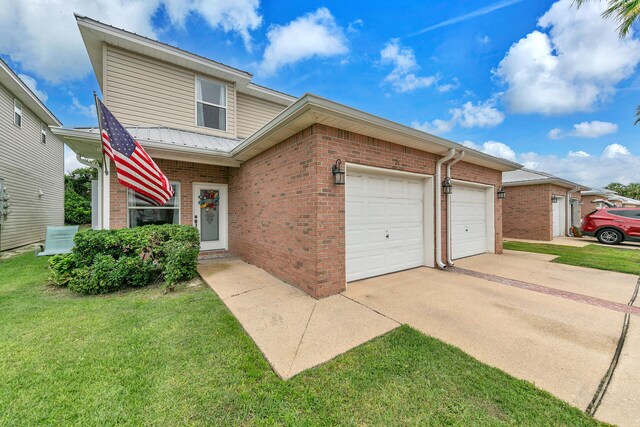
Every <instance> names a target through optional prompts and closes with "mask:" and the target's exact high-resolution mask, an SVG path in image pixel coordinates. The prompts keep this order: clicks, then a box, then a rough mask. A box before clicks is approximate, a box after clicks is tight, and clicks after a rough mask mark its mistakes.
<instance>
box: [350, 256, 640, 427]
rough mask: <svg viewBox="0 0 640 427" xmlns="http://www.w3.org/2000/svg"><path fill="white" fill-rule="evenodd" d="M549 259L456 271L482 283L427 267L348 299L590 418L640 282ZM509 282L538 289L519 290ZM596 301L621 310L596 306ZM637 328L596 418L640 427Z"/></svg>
mask: <svg viewBox="0 0 640 427" xmlns="http://www.w3.org/2000/svg"><path fill="white" fill-rule="evenodd" d="M545 257H546V256H541V255H539V254H527V253H523V252H513V253H511V252H507V253H506V254H504V255H480V256H477V257H471V258H467V259H464V260H458V262H456V266H457V267H458V268H461V269H469V270H471V271H474V272H478V273H480V275H476V276H472V275H468V274H461V273H457V272H451V271H449V272H443V271H439V270H435V269H431V268H419V269H414V270H408V271H404V272H400V273H396V274H393V275H389V276H382V277H377V278H372V279H368V280H363V281H360V282H355V283H352V284H350V285H349V287H348V289H347V291H346V292H345V295H347V296H348V297H350V298H353V299H354V300H356V301H358V302H360V303H361V304H363V305H365V306H367V307H371V308H373V309H374V310H376V311H379V312H381V313H383V314H385V315H387V316H389V317H392V318H393V319H395V320H397V321H398V322H401V323H407V324H409V325H411V326H413V327H415V328H417V329H419V330H420V331H422V332H424V333H425V334H427V335H431V336H434V337H437V338H439V339H441V340H443V341H445V342H448V343H450V344H453V345H455V346H457V347H459V348H461V349H462V350H464V351H465V352H467V353H469V354H470V355H472V356H474V357H475V358H477V359H479V360H480V361H482V362H485V363H487V364H489V365H492V366H495V367H497V368H499V369H501V370H503V371H505V372H507V373H509V374H511V375H513V376H515V377H517V378H521V379H524V380H527V381H531V382H533V383H534V384H536V386H538V387H540V388H542V389H544V390H547V391H549V392H550V393H552V394H554V395H555V396H558V397H559V398H561V399H563V400H565V401H567V402H569V403H571V404H572V405H574V406H577V407H578V408H580V409H583V410H584V409H585V408H586V407H587V406H588V405H589V403H590V401H591V400H592V398H593V396H594V394H595V392H596V390H597V389H598V386H599V384H600V381H601V379H602V377H603V375H604V374H605V372H606V371H607V369H608V368H609V365H610V363H611V359H612V356H613V354H614V351H615V348H616V345H617V343H618V338H619V336H620V332H621V329H622V324H623V319H624V316H625V315H624V314H623V313H622V312H620V311H619V310H618V309H619V307H620V305H624V304H626V303H627V302H628V301H629V299H630V297H631V295H632V294H633V292H634V290H635V285H636V283H637V279H638V278H637V277H636V276H632V275H626V274H619V273H610V272H601V271H599V270H592V269H587V268H581V267H573V266H565V265H562V264H552V263H549V262H548V261H549V257H546V258H545ZM551 258H553V257H551ZM482 274H485V275H487V276H486V277H485V278H482ZM489 275H493V276H497V277H501V278H502V279H504V280H502V281H494V280H493V278H491V277H489ZM490 279H491V280H490ZM510 280H512V281H521V283H529V284H532V285H534V286H532V287H531V288H530V289H527V288H522V287H518V286H513V285H512V284H510V282H509V281H510ZM536 287H545V289H551V290H556V292H547V293H541V292H539V290H538V289H536ZM575 295H578V296H579V297H574V296H575ZM580 295H582V296H583V297H580ZM590 298H597V299H598V300H602V301H610V302H612V303H615V304H612V306H610V307H607V306H606V304H605V305H604V306H599V305H594V304H592V303H591V301H590ZM635 306H636V307H637V306H638V301H636V304H635ZM633 310H635V308H633ZM636 311H637V310H636ZM639 329H640V318H639V316H638V315H637V314H633V315H631V328H630V331H629V336H628V341H627V342H626V344H625V346H624V348H623V352H622V356H621V358H620V362H619V365H618V370H616V372H615V373H614V375H613V379H612V382H611V384H610V388H609V390H608V391H607V393H606V394H605V397H604V399H603V401H602V404H601V406H600V408H599V409H598V411H597V412H596V414H595V416H596V418H598V419H601V420H604V421H608V422H613V423H617V424H620V425H629V426H632V425H640V423H639V422H638V421H639V411H638V409H637V408H639V407H640V391H639V390H640V372H639V371H638V366H640V332H638V330H639Z"/></svg>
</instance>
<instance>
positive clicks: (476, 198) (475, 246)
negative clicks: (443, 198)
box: [451, 185, 488, 259]
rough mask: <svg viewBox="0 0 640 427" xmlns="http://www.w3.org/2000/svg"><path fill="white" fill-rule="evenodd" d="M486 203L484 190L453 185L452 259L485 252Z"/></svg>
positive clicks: (486, 238)
mask: <svg viewBox="0 0 640 427" xmlns="http://www.w3.org/2000/svg"><path fill="white" fill-rule="evenodd" d="M486 203H487V202H486V198H485V190H484V189H482V188H476V187H470V186H464V185H454V187H453V192H452V193H451V252H452V258H453V259H458V258H463V257H467V256H472V255H478V254H482V253H485V252H487V241H488V237H487V221H486V215H487V214H486V211H487V209H486V208H487V207H486Z"/></svg>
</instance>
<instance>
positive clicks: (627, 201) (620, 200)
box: [609, 192, 640, 208]
mask: <svg viewBox="0 0 640 427" xmlns="http://www.w3.org/2000/svg"><path fill="white" fill-rule="evenodd" d="M609 200H610V201H612V202H614V203H615V204H616V206H619V207H621V208H637V207H638V206H640V200H636V199H632V198H630V197H625V196H621V195H619V194H617V193H615V192H614V193H613V194H611V195H610V196H609Z"/></svg>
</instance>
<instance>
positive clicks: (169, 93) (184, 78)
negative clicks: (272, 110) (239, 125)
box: [105, 46, 236, 138]
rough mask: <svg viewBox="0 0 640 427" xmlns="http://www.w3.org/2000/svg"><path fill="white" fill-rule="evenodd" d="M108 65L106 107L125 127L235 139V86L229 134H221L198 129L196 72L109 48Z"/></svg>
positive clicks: (230, 88) (231, 89)
mask: <svg viewBox="0 0 640 427" xmlns="http://www.w3.org/2000/svg"><path fill="white" fill-rule="evenodd" d="M106 64H107V65H106V95H105V98H106V103H107V106H108V107H109V109H110V110H111V111H112V112H113V114H114V115H115V116H116V117H117V118H118V120H120V121H121V122H122V123H123V124H125V125H133V126H167V127H173V128H177V129H185V130H191V131H195V132H201V133H208V134H211V135H220V136H225V137H231V138H235V136H236V129H235V123H236V120H235V111H236V105H235V104H236V94H235V86H234V84H233V83H227V132H222V131H217V130H213V129H207V128H203V127H198V126H196V107H195V77H196V75H195V73H194V72H193V71H190V70H187V69H185V68H181V67H177V66H174V65H171V64H167V63H165V62H162V61H158V60H155V59H153V58H149V57H146V56H142V55H138V54H134V53H131V52H128V51H126V50H122V49H118V48H115V47H113V46H108V47H107V54H106ZM202 77H205V78H206V76H202Z"/></svg>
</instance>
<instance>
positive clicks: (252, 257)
mask: <svg viewBox="0 0 640 427" xmlns="http://www.w3.org/2000/svg"><path fill="white" fill-rule="evenodd" d="M311 131H312V129H311V128H309V129H306V130H305V131H303V132H300V133H298V134H296V135H294V136H292V137H290V138H289V139H287V140H285V141H283V142H281V143H280V144H278V145H276V146H274V147H271V148H270V149H268V150H266V151H264V152H262V153H261V154H259V155H257V156H255V157H253V158H251V159H249V160H247V161H246V162H244V163H243V164H242V165H241V166H240V168H237V169H236V168H234V169H231V170H230V174H231V175H230V180H229V182H230V185H229V194H230V195H229V250H230V252H231V253H233V254H234V255H237V256H239V257H240V258H242V259H244V260H246V261H248V262H250V263H252V264H255V265H257V266H258V267H261V268H263V269H264V270H266V271H268V272H269V273H271V274H273V275H274V276H276V277H278V278H280V279H282V280H284V281H286V282H288V283H290V284H292V285H295V286H297V287H299V288H301V289H302V290H304V291H306V292H308V293H309V294H311V295H313V296H321V295H320V293H319V290H318V277H317V265H316V263H317V253H318V252H317V247H316V242H317V231H318V227H317V216H316V212H317V204H318V194H317V190H316V184H315V181H316V169H315V167H314V157H315V155H314V146H315V136H314V135H313V134H312V132H311Z"/></svg>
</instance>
